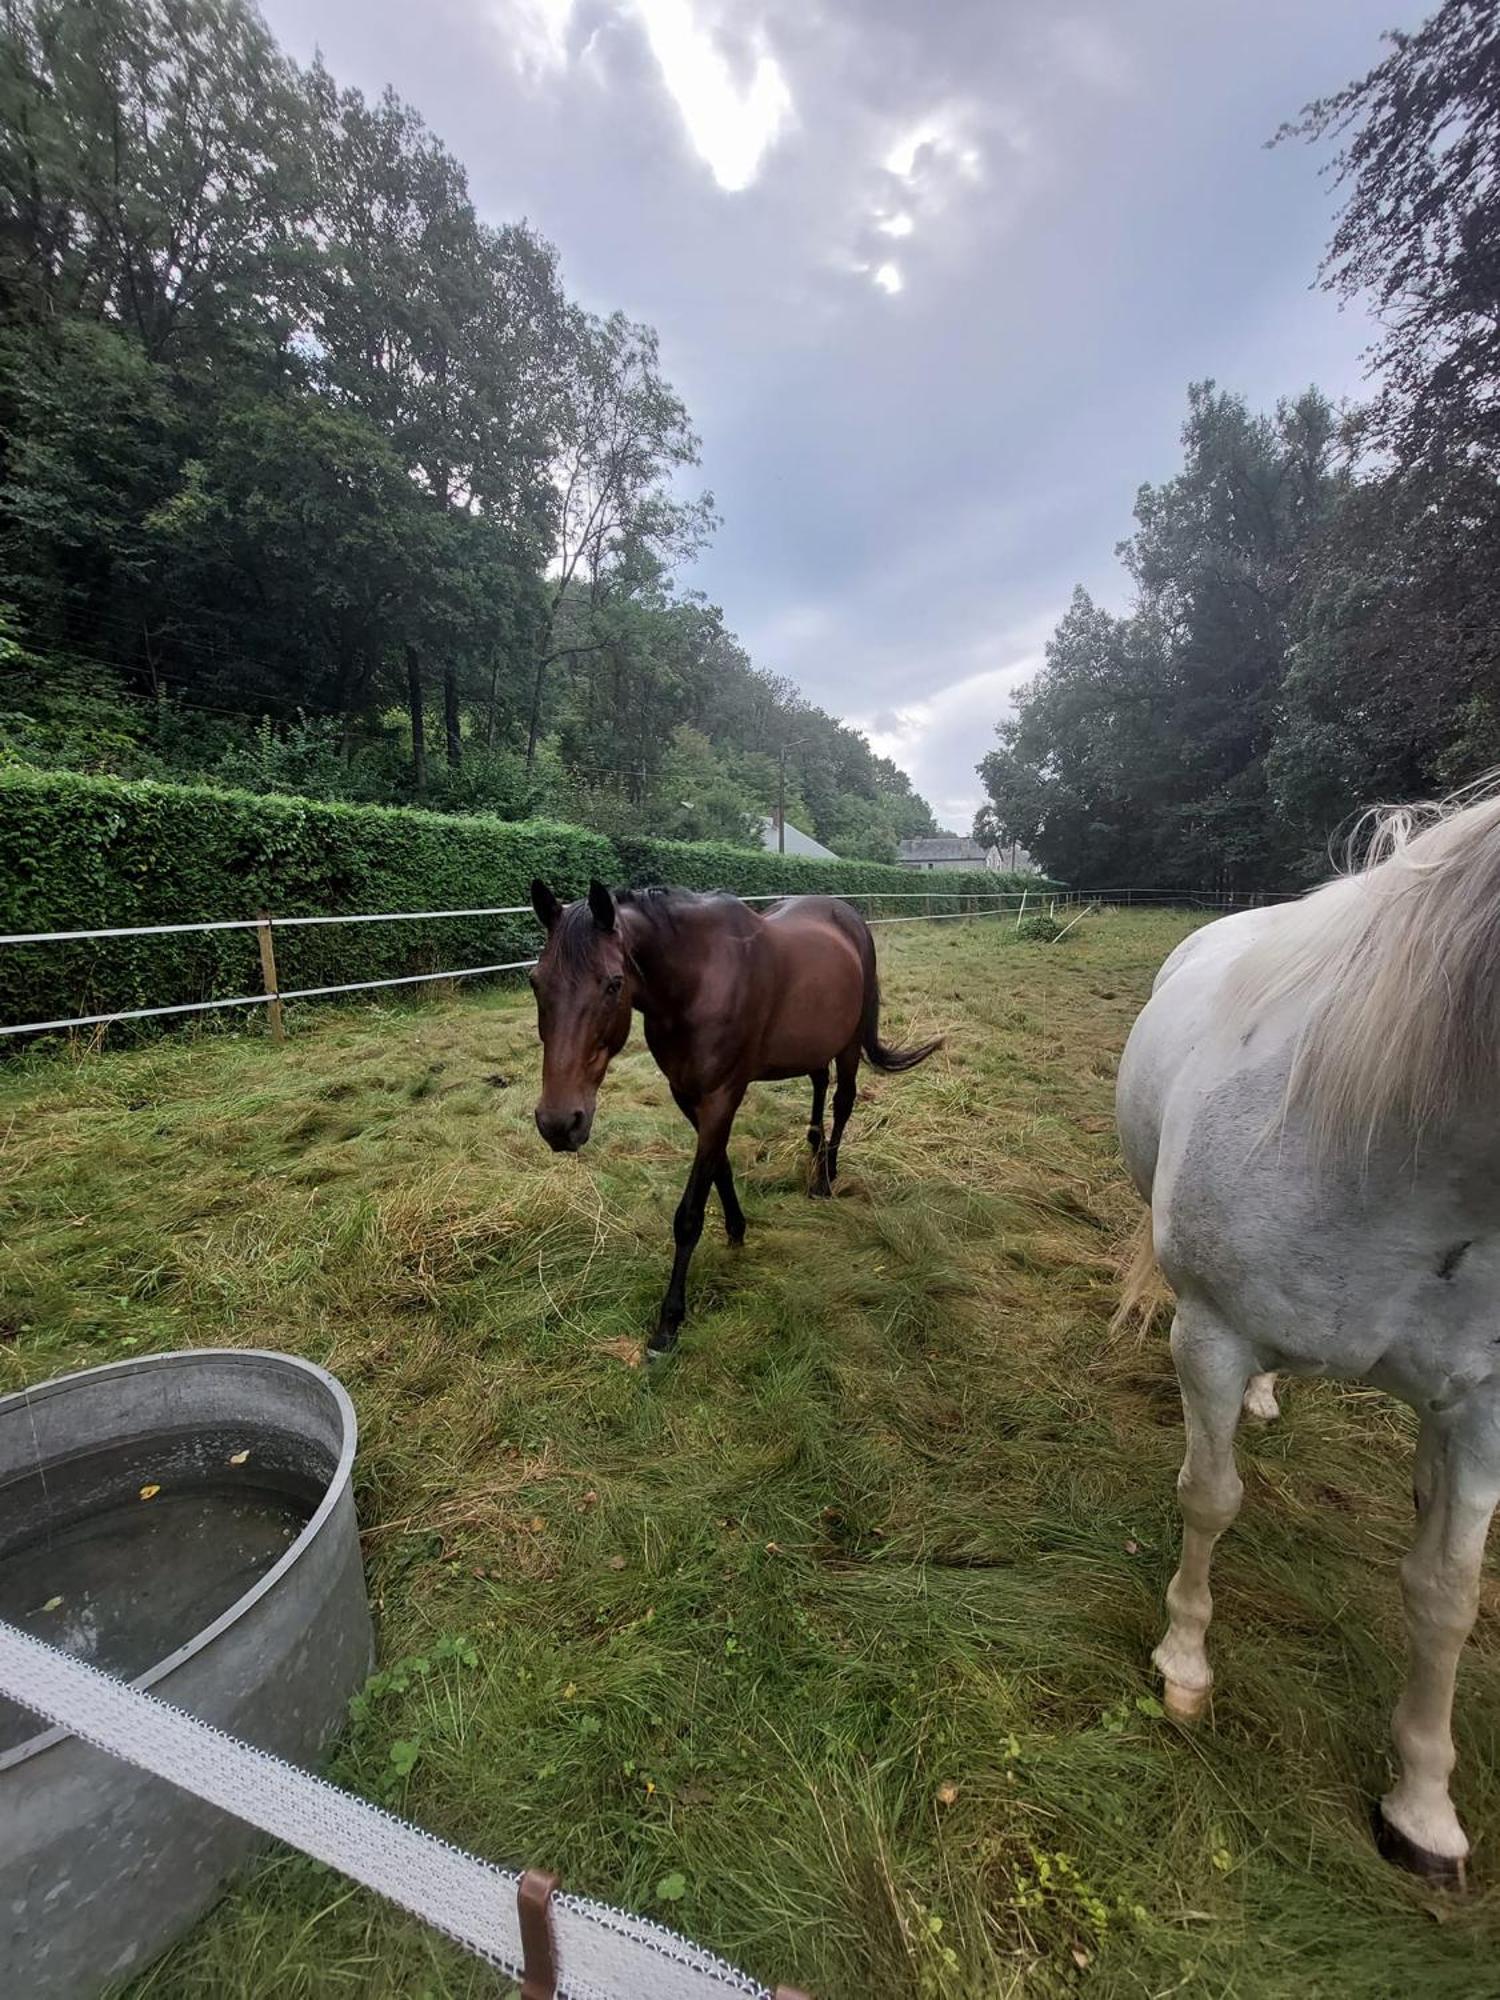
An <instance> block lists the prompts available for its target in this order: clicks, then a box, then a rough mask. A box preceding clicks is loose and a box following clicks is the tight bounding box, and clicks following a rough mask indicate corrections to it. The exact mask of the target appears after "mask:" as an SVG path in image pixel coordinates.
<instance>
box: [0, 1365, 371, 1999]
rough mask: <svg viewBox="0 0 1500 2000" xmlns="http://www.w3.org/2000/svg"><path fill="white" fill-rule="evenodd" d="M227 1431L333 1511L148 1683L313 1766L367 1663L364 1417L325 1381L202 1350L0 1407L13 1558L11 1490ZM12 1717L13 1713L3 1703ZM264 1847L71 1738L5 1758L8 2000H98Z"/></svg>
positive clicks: (323, 1512) (208, 1810)
mask: <svg viewBox="0 0 1500 2000" xmlns="http://www.w3.org/2000/svg"><path fill="white" fill-rule="evenodd" d="M226 1425H227V1426H232V1427H236V1428H243V1430H244V1431H245V1432H246V1433H247V1434H250V1435H256V1436H264V1437H271V1438H274V1439H276V1441H277V1448H278V1449H279V1450H282V1451H284V1452H290V1453H293V1454H297V1455H298V1470H299V1472H300V1473H301V1474H302V1475H303V1476H304V1477H311V1478H313V1479H315V1480H316V1482H317V1484H318V1486H320V1487H321V1488H322V1499H321V1500H320V1501H319V1502H318V1504H317V1506H316V1509H315V1511H314V1512H313V1513H312V1515H311V1518H310V1519H309V1520H308V1521H307V1524H306V1526H305V1527H304V1528H303V1529H302V1530H301V1532H300V1533H298V1534H297V1536H296V1538H295V1540H293V1541H292V1542H291V1543H290V1544H289V1546H288V1547H287V1549H286V1552H285V1554H284V1555H282V1556H280V1557H279V1558H278V1559H277V1561H276V1562H275V1563H274V1564H273V1566H272V1567H271V1568H270V1569H268V1570H267V1571H266V1573H265V1574H264V1575H263V1576H262V1577H261V1578H260V1579H259V1581H258V1582H257V1583H256V1584H255V1585H254V1586H253V1588H251V1589H250V1590H248V1591H247V1592H246V1593H245V1594H244V1596H242V1597H241V1598H239V1599H238V1600H237V1601H236V1602H235V1603H233V1604H232V1605H230V1607H229V1608H228V1609H227V1610H226V1611H225V1612H223V1614H222V1615H221V1616H219V1617H217V1618H215V1619H214V1620H213V1622H212V1623H211V1624H208V1625H206V1626H204V1628H203V1629H202V1630H201V1631H197V1632H192V1633H184V1634H183V1636H182V1643H180V1644H179V1645H178V1646H177V1647H176V1649H175V1650H174V1651H172V1652H169V1653H167V1654H166V1655H165V1657H163V1658H162V1659H160V1660H158V1661H157V1662H156V1663H155V1664H154V1665H152V1666H151V1667H149V1668H148V1669H147V1670H146V1671H145V1672H144V1673H142V1674H140V1675H139V1676H138V1677H137V1678H136V1680H135V1683H134V1685H135V1686H137V1687H142V1688H150V1689H152V1690H153V1692H154V1693H156V1694H158V1695H160V1696H161V1697H162V1698H163V1699H164V1700H166V1701H170V1702H172V1703H173V1704H174V1705H176V1706H177V1707H179V1708H184V1709H187V1710H189V1711H190V1712H191V1713H192V1714H194V1715H197V1716H200V1717H202V1718H203V1719H204V1720H205V1721H207V1722H212V1723H215V1724H217V1725H218V1726H219V1727H221V1728H223V1729H226V1730H229V1731H231V1732H233V1733H234V1734H235V1735H237V1736H241V1737H243V1738H246V1739H247V1740H248V1741H250V1742H251V1743H254V1744H256V1745H258V1746H259V1747H261V1748H263V1749H266V1750H271V1751H274V1752H276V1753H277V1754H278V1755H280V1756H283V1757H286V1758H289V1759H291V1760H292V1761H293V1762H296V1763H301V1764H311V1763H314V1762H315V1761H316V1760H317V1759H318V1757H319V1756H320V1754H321V1753H322V1752H323V1750H324V1749H326V1747H327V1746H328V1744H329V1742H330V1741H331V1739H332V1738H333V1736H334V1735H335V1734H336V1733H337V1731H338V1729H339V1727H340V1725H341V1723H342V1721H343V1719H344V1716H345V1713H346V1707H347V1703H348V1700H349V1697H350V1695H351V1694H352V1693H354V1692H355V1690H356V1689H358V1687H359V1686H360V1685H361V1683H362V1682H363V1681H364V1679H365V1677H366V1676H367V1674H368V1673H369V1671H370V1666H371V1662H372V1656H373V1635H372V1631H371V1625H370V1611H369V1602H368V1599H367V1597H366V1593H365V1583H364V1574H363V1571H362V1568H361V1565H360V1553H359V1538H358V1526H357V1523H356V1520H355V1514H354V1497H353V1492H352V1489H351V1484H350V1478H351V1473H352V1469H353V1464H354V1445H355V1422H354V1410H353V1407H352V1405H351V1404H350V1401H349V1398H348V1396H347V1395H346V1394H345V1392H344V1390H343V1388H342V1387H341V1386H340V1385H339V1383H338V1382H336V1381H335V1380H334V1378H333V1377H332V1376H331V1375H329V1374H327V1373H326V1372H325V1371H324V1370H323V1369H321V1368H316V1367H314V1366H312V1364H311V1363H309V1362H305V1361H298V1360H296V1359H294V1358H293V1357H292V1356H290V1355H286V1354H272V1353H266V1352H260V1351H256V1350H250V1349H247V1350H235V1349H204V1350H197V1351H189V1352H186V1353H181V1354H158V1355H151V1356H147V1357H142V1358H140V1359H137V1360H132V1361H124V1362H118V1363H115V1364H112V1365H110V1366H107V1367H103V1368H91V1369H88V1370H85V1371H84V1372H82V1373H80V1374H76V1375H67V1376H62V1377H60V1378H59V1379H57V1380H56V1381H53V1382H47V1383H43V1384H41V1385H40V1386H39V1387H37V1388H35V1389H32V1390H30V1391H27V1392H23V1393H22V1394H20V1395H14V1396H8V1397H5V1398H3V1399H0V1554H3V1553H4V1552H5V1550H6V1547H7V1536H8V1535H9V1536H10V1537H12V1538H13V1539H14V1538H16V1537H17V1536H18V1535H19V1536H21V1537H24V1535H25V1533H26V1528H25V1524H24V1523H21V1524H19V1525H18V1524H17V1522H16V1521H14V1520H9V1521H8V1520H7V1517H6V1508H5V1502H4V1489H5V1486H6V1483H7V1482H8V1481H11V1480H18V1479H23V1478H26V1477H28V1476H30V1475H33V1474H34V1473H35V1472H36V1471H37V1469H38V1467H40V1468H41V1469H43V1470H45V1468H46V1467H47V1466H48V1465H61V1464H62V1463H63V1462H64V1461H66V1460H68V1459H69V1458H73V1457H76V1456H77V1455H78V1454H80V1453H84V1452H93V1451H99V1450H102V1449H104V1448H106V1447H122V1448H133V1447H135V1446H136V1445H140V1446H141V1447H142V1448H143V1449H144V1448H149V1446H150V1443H151V1440H152V1439H153V1438H156V1437H162V1438H172V1439H177V1440H182V1439H185V1438H191V1436H192V1434H193V1432H194V1430H195V1429H202V1430H204V1431H222V1430H223V1428H224V1427H225V1426H226ZM174 1448H176V1449H181V1448H182V1447H181V1445H180V1444H179V1445H178V1446H176V1447H174ZM16 1511H17V1510H16V1509H15V1508H12V1509H11V1513H12V1514H14V1513H15V1512H16ZM0 1711H9V1715H10V1718H11V1719H12V1720H14V1718H15V1716H16V1713H17V1711H16V1710H15V1708H14V1706H13V1705H12V1704H10V1703H6V1702H3V1701H0ZM256 1838H257V1836H256V1835H255V1834H254V1833H253V1832H252V1831H251V1829H249V1828H248V1827H246V1826H244V1825H243V1824H241V1823H240V1822H239V1821H236V1820H232V1819H230V1818H228V1817H227V1816H226V1815H225V1814H224V1813H221V1812H219V1811H218V1810H216V1809H215V1808H214V1807H211V1806H207V1805H204V1804H202V1803H201V1802H199V1801H198V1800H196V1799H193V1798H191V1797H189V1796H188V1795H187V1794H186V1793H185V1792H182V1791H179V1790H178V1789H177V1788H176V1787H175V1786H172V1785H168V1784H166V1783H164V1782H163V1781H162V1780H160V1779H157V1778H152V1777H150V1776H148V1775H146V1774H145V1773H143V1772H140V1771H137V1770H136V1769H134V1768H133V1767H132V1766H130V1765H127V1764H124V1763H121V1762H119V1761H118V1760H117V1759H115V1758H112V1757H109V1756H106V1755H105V1754H104V1752H102V1751H99V1750H95V1749H92V1748H90V1747H89V1746H88V1745H86V1744H83V1743H80V1742H79V1741H78V1740H77V1739H76V1738H74V1737H71V1736H68V1735H67V1734H66V1733H65V1732H64V1731H62V1730H59V1729H46V1730H43V1731H41V1732H40V1733H38V1734H36V1735H32V1736H29V1737H27V1739H26V1740H24V1741H19V1742H16V1743H15V1744H14V1746H13V1747H12V1748H11V1749H10V1750H8V1751H6V1752H4V1753H3V1754H0V1994H15V1995H17V1996H19V1995H21V1994H25V1995H26V1996H27V2000H87V1996H89V1995H92V1994H95V1993H97V1992H99V1991H100V1990H101V1989H102V1988H104V1987H105V1986H107V1985H109V1984H112V1983H113V1982H115V1981H117V1980H120V1979H123V1978H125V1977H128V1976H129V1975H130V1974H132V1973H135V1972H138V1971H140V1970H141V1969H142V1968H143V1967H144V1966H145V1965H146V1964H147V1963H148V1962H149V1961H150V1960H151V1959H152V1958H154V1957H155V1956H156V1955H157V1954H158V1953H159V1952H161V1951H163V1950H165V1948H166V1947H167V1946H168V1945H169V1944H170V1943H171V1942H172V1941H173V1940H174V1939H175V1938H177V1937H178V1936H180V1935H181V1934H182V1932H183V1931H185V1930H186V1929H187V1928H188V1927H189V1926H190V1925H191V1924H192V1923H193V1922H194V1921H195V1919H196V1918H198V1917H199V1916H201V1915H202V1913H203V1912H204V1911H205V1910H206V1909H207V1908H208V1907H209V1905H210V1904H211V1903H212V1902H213V1901H214V1900H215V1898H216V1897H217V1896H218V1895H219V1894H220V1893H221V1891H222V1890H223V1888H224V1886H225V1884H226V1882H227V1880H228V1878H229V1876H230V1875H231V1874H232V1873H233V1872H234V1870H235V1869H236V1868H238V1867H239V1866H240V1864H241V1863H242V1862H243V1861H244V1860H245V1858H246V1856H247V1855H248V1854H249V1852H250V1851H251V1849H252V1847H253V1845H254V1843H255V1840H256Z"/></svg>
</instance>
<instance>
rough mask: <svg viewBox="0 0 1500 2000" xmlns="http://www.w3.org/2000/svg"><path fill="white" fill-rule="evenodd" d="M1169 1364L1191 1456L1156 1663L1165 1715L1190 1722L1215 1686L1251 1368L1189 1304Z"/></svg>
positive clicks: (1182, 1309) (1182, 1481)
mask: <svg viewBox="0 0 1500 2000" xmlns="http://www.w3.org/2000/svg"><path fill="white" fill-rule="evenodd" d="M1172 1360H1173V1362H1174V1363H1175V1364H1176V1368H1177V1381H1178V1386H1179V1387H1180V1388H1181V1390H1182V1409H1183V1415H1184V1418H1185V1419H1186V1422H1187V1456H1186V1458H1184V1460H1183V1462H1182V1470H1181V1472H1180V1473H1179V1474H1178V1475H1177V1498H1178V1503H1179V1505H1180V1506H1181V1508H1182V1560H1181V1562H1180V1563H1179V1564H1178V1566H1177V1574H1176V1575H1175V1576H1174V1577H1173V1578H1172V1581H1171V1582H1170V1584H1168V1586H1167V1610H1168V1611H1169V1612H1170V1614H1171V1623H1170V1624H1169V1625H1168V1627H1167V1634H1166V1637H1165V1638H1164V1639H1163V1640H1162V1642H1161V1644H1160V1645H1159V1646H1158V1647H1157V1649H1156V1651H1155V1653H1154V1654H1153V1655H1152V1658H1153V1659H1154V1660H1155V1662H1156V1665H1157V1667H1158V1669H1159V1670H1160V1672H1161V1675H1162V1679H1163V1680H1164V1681H1165V1683H1166V1686H1165V1689H1164V1692H1163V1698H1164V1700H1165V1702H1166V1706H1167V1713H1168V1714H1169V1715H1175V1716H1177V1717H1179V1718H1180V1719H1181V1720H1183V1721H1191V1720H1193V1719H1194V1718H1195V1717H1197V1716H1199V1715H1201V1714H1202V1712H1203V1706H1204V1704H1205V1702H1206V1701H1207V1700H1208V1691H1209V1689H1210V1688H1211V1687H1212V1686H1213V1678H1214V1677H1213V1673H1212V1670H1211V1669H1210V1667H1209V1664H1208V1652H1207V1649H1206V1647H1205V1645H1204V1638H1205V1636H1206V1634H1207V1632H1208V1621H1209V1619H1210V1618H1211V1617H1212V1616H1213V1608H1214V1601H1213V1597H1212V1595H1211V1593H1210V1591H1209V1588H1208V1566H1209V1560H1210V1558H1211V1556H1212V1555H1213V1550H1214V1543H1215V1542H1216V1541H1217V1540H1218V1539H1219V1537H1220V1535H1222V1534H1223V1532H1224V1530H1225V1529H1226V1528H1227V1527H1228V1526H1229V1524H1230V1523H1231V1522H1232V1521H1233V1520H1234V1517H1235V1516H1236V1514H1238V1513H1239V1511H1240V1499H1241V1496H1242V1495H1243V1493H1244V1490H1245V1489H1244V1487H1243V1486H1242V1485H1241V1483H1240V1476H1239V1474H1238V1472H1237V1471H1236V1470H1235V1465H1234V1433H1235V1427H1236V1425H1237V1424H1238V1423H1239V1420H1240V1402H1241V1398H1242V1397H1243V1396H1244V1393H1245V1383H1246V1381H1247V1380H1248V1379H1249V1375H1250V1364H1249V1362H1248V1360H1247V1359H1246V1356H1245V1350H1244V1347H1243V1345H1242V1343H1241V1342H1240V1340H1239V1339H1238V1337H1237V1336H1236V1335H1235V1334H1234V1333H1233V1332H1232V1330H1231V1329H1230V1328H1229V1327H1228V1326H1226V1325H1225V1324H1224V1322H1223V1321H1222V1320H1220V1319H1219V1318H1218V1317H1217V1316H1216V1315H1215V1314H1213V1313H1212V1312H1210V1311H1209V1310H1208V1309H1207V1308H1206V1307H1204V1306H1201V1305H1199V1304H1197V1303H1196V1302H1194V1301H1192V1300H1184V1301H1183V1302H1182V1303H1181V1304H1180V1305H1179V1306H1178V1308H1177V1317H1176V1318H1175V1319H1174V1320H1173V1322H1172Z"/></svg>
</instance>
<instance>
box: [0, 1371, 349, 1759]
mask: <svg viewBox="0 0 1500 2000" xmlns="http://www.w3.org/2000/svg"><path fill="white" fill-rule="evenodd" d="M204 1361H219V1362H228V1363H229V1364H230V1365H231V1366H236V1365H238V1364H239V1363H241V1362H245V1361H272V1362H277V1363H279V1364H280V1365H281V1366H283V1367H285V1368H288V1369H291V1370H292V1371H293V1372H295V1373H299V1374H302V1375H307V1376H310V1377H311V1378H312V1379H313V1380H314V1381H315V1382H317V1383H318V1385H319V1386H320V1387H321V1388H322V1390H323V1391H324V1393H325V1394H326V1395H327V1396H329V1397H330V1398H331V1400H332V1402H333V1406H334V1409H335V1410H336V1412H337V1414H338V1420H339V1456H338V1463H337V1465H336V1466H335V1467H334V1469H333V1474H332V1476H331V1477H330V1479H329V1481H328V1486H327V1489H326V1491H325V1492H324V1494H323V1497H322V1499H321V1500H320V1501H319V1502H318V1504H317V1506H316V1508H315V1509H314V1510H313V1512H312V1514H311V1515H310V1516H309V1517H308V1521H307V1525H306V1526H305V1527H304V1528H303V1529H302V1531H301V1533H300V1534H299V1535H298V1536H297V1538H296V1540H295V1541H294V1542H293V1543H292V1544H291V1546H290V1547H289V1548H288V1549H287V1550H286V1552H285V1554H284V1555H281V1556H278V1557H277V1559H276V1561H275V1562H274V1563H273V1564H272V1565H271V1567H270V1568H269V1569H268V1570H267V1571H266V1573H265V1575H264V1576H262V1577H261V1578H260V1579H259V1580H258V1581H257V1582H256V1583H253V1584H252V1585H251V1586H250V1588H249V1589H248V1590H247V1591H246V1592H245V1594H244V1596H243V1597H237V1598H236V1599H235V1601H234V1603H233V1604H231V1605H230V1606H229V1607H228V1609H227V1610H225V1611H221V1612H220V1614H219V1616H218V1617H217V1618H215V1619H214V1620H213V1622H212V1623H211V1624H208V1625H205V1626H203V1628H202V1629H201V1630H200V1631H197V1632H195V1633H194V1634H193V1635H192V1637H191V1638H189V1639H186V1640H184V1642H183V1643H182V1645H180V1646H178V1647H177V1648H176V1650H175V1651H174V1652H171V1653H168V1654H166V1655H165V1656H164V1657H163V1658H162V1659H160V1660H157V1661H156V1662H155V1663H154V1664H153V1665H151V1666H149V1667H147V1668H146V1670H145V1672H144V1673H140V1674H137V1675H136V1676H135V1677H134V1678H133V1679H132V1681H131V1682H130V1685H131V1687H135V1688H150V1687H154V1686H155V1685H156V1683H157V1682H158V1681H160V1680H164V1679H165V1678H166V1676H167V1675H168V1674H170V1673H175V1672H176V1670H177V1668H178V1667H180V1666H181V1665H182V1664H183V1662H184V1661H186V1660H190V1659H191V1658H192V1657H193V1655H194V1654H195V1653H201V1652H202V1651H203V1649H204V1648H205V1647H206V1646H210V1645H212V1644H213V1642H214V1640H216V1639H218V1638H219V1637H221V1636H222V1634H223V1633H225V1632H227V1631H228V1630H229V1628H230V1626H231V1625H234V1624H236V1623H238V1621H239V1620H240V1619H241V1618H243V1617H244V1615H245V1613H246V1612H247V1611H249V1610H250V1608H251V1607H252V1606H253V1605H255V1604H258V1603H259V1602H260V1600H261V1599H262V1598H263V1597H265V1596H267V1595H268V1594H269V1593H270V1592H271V1591H273V1590H274V1589H275V1588H276V1586H277V1584H278V1583H279V1582H280V1581H281V1579H282V1578H283V1577H284V1576H285V1575H286V1574H287V1573H288V1571H290V1570H291V1568H292V1566H293V1565H294V1564H295V1563H296V1562H297V1561H298V1560H299V1558H300V1557H301V1556H302V1554H303V1553H304V1551H305V1550H307V1549H308V1548H310V1547H311V1545H312V1543H313V1542H314V1541H315V1540H316V1539H317V1536H318V1535H319V1533H320V1532H321V1530H322V1528H323V1525H324V1523H325V1522H326V1521H327V1520H328V1517H329V1516H330V1515H331V1514H332V1512H333V1510H334V1508H335V1507H336V1506H337V1505H338V1503H339V1500H340V1499H341V1498H342V1496H343V1494H344V1492H345V1490H346V1488H347V1487H348V1485H349V1482H350V1478H351V1475H352V1473H353V1470H354V1449H355V1445H356V1444H357V1443H358V1439H359V1425H358V1421H357V1419H356V1418H355V1415H354V1405H353V1403H352V1402H351V1401H350V1399H349V1392H348V1390H347V1389H346V1388H345V1387H344V1385H343V1383H342V1382H340V1381H339V1379H338V1377H337V1376H335V1375H330V1374H329V1372H328V1370H327V1369H326V1368H320V1367H319V1366H318V1364H317V1362H315V1361H304V1360H303V1359H302V1358H301V1356H300V1355H296V1354H283V1353H282V1352H281V1351H280V1350H279V1349H278V1348H274V1347H183V1348H176V1349H173V1350H171V1351H170V1352H167V1353H162V1354H134V1355H131V1356H130V1357H129V1358H128V1359H127V1360H124V1361H105V1362H102V1363H101V1364H100V1365H99V1366H98V1367H96V1368H75V1369H73V1370H72V1371H71V1372H70V1373H69V1374H67V1375H54V1376H53V1377H52V1378H51V1379H50V1381H46V1382H38V1383H37V1384H36V1385H35V1387H34V1388H30V1389H18V1390H16V1391H15V1392H14V1393H13V1394H11V1395H8V1396H0V1418H4V1417H5V1416H7V1415H8V1414H9V1413H10V1412H12V1411H14V1410H17V1409H25V1408H27V1407H28V1406H29V1405H33V1404H35V1403H36V1402H37V1401H38V1400H39V1399H41V1398H43V1397H46V1396H57V1395H63V1394H65V1393H66V1392H67V1391H68V1390H70V1389H72V1388H73V1387H74V1386H75V1385H76V1384H78V1383H79V1382H88V1381H98V1380H100V1379H101V1378H103V1377H105V1376H109V1375H141V1374H145V1373H147V1372H149V1371H153V1370H156V1369H160V1368H185V1367H189V1366H191V1365H192V1364H194V1363H198V1362H204ZM70 1737H71V1732H70V1731H69V1730H66V1729H63V1728H61V1727H53V1728H50V1729H44V1730H42V1731H40V1732H39V1733H38V1734H37V1735H35V1736H28V1737H27V1738H26V1740H25V1741H24V1742H23V1743H17V1744H15V1745H14V1746H13V1747H12V1748H11V1749H9V1750H7V1751H5V1752H4V1753H3V1754H0V1774H3V1773H4V1772H6V1771H9V1770H13V1769H14V1768H15V1767H16V1765H18V1764H23V1763H25V1762H26V1761H27V1759H28V1758H31V1757H35V1756H37V1755H38V1754H39V1753H40V1752H41V1751H43V1750H50V1749H51V1748H52V1746H53V1745H54V1744H55V1743H63V1742H67V1741H68V1740H70Z"/></svg>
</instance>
